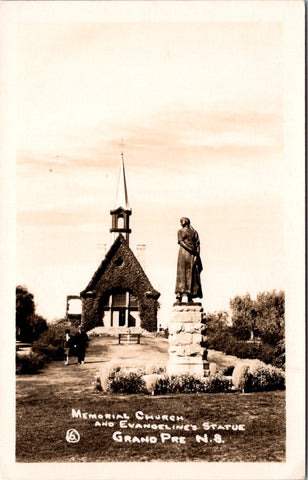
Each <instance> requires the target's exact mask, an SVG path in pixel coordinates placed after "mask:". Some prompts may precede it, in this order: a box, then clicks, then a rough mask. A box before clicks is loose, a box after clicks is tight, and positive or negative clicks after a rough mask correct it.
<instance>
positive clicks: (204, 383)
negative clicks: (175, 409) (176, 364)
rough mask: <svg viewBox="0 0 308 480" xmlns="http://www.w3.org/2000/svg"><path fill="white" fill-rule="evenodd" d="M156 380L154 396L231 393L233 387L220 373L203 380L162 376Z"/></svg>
mask: <svg viewBox="0 0 308 480" xmlns="http://www.w3.org/2000/svg"><path fill="white" fill-rule="evenodd" d="M155 380H156V381H155V383H154V382H152V384H151V389H152V392H153V394H154V395H166V394H170V393H216V392H229V391H230V390H231V387H232V383H231V382H230V380H229V379H227V378H225V377H224V376H223V375H221V374H218V373H217V374H215V375H211V376H209V377H202V378H198V377H195V376H193V375H171V376H168V375H161V376H156V379H155ZM149 393H150V392H149Z"/></svg>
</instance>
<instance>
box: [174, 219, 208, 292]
mask: <svg viewBox="0 0 308 480" xmlns="http://www.w3.org/2000/svg"><path fill="white" fill-rule="evenodd" d="M180 242H183V243H184V245H185V246H187V247H188V248H189V249H190V250H193V251H195V252H197V250H199V246H200V242H199V236H198V233H197V232H196V230H194V229H193V228H182V229H181V230H179V231H178V243H179V245H180ZM201 271H202V263H201V259H200V256H199V254H197V253H196V255H193V254H191V253H190V252H188V251H187V250H186V249H185V248H184V247H183V246H182V245H180V247H179V254H178V264H177V275H176V286H175V293H180V294H184V295H185V294H186V295H187V294H188V295H190V296H191V297H192V298H196V297H198V298H202V289H201V282H200V272H201Z"/></svg>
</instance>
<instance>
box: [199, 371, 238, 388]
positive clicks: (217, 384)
mask: <svg viewBox="0 0 308 480" xmlns="http://www.w3.org/2000/svg"><path fill="white" fill-rule="evenodd" d="M203 383H204V391H203V393H222V392H225V393H227V392H230V391H231V390H232V382H231V380H230V379H229V378H226V377H225V376H224V375H222V374H221V373H216V374H215V375H210V376H209V377H205V378H204V380H203Z"/></svg>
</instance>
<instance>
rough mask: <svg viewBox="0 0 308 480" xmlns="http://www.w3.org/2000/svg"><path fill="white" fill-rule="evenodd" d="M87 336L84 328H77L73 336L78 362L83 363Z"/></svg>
mask: <svg viewBox="0 0 308 480" xmlns="http://www.w3.org/2000/svg"><path fill="white" fill-rule="evenodd" d="M88 340H89V338H88V335H87V334H86V332H85V331H84V330H82V329H81V328H79V331H78V333H77V335H76V337H75V341H74V343H75V345H76V351H77V358H78V363H80V364H83V363H84V357H85V353H86V347H87V342H88Z"/></svg>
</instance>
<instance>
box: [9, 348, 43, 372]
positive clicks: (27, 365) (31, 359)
mask: <svg viewBox="0 0 308 480" xmlns="http://www.w3.org/2000/svg"><path fill="white" fill-rule="evenodd" d="M46 362H47V360H46V357H45V356H44V355H41V354H37V353H32V352H31V353H30V354H29V355H23V356H19V355H16V374H17V375H34V374H35V373H38V372H39V370H40V369H42V368H43V367H44V365H45V364H46Z"/></svg>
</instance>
